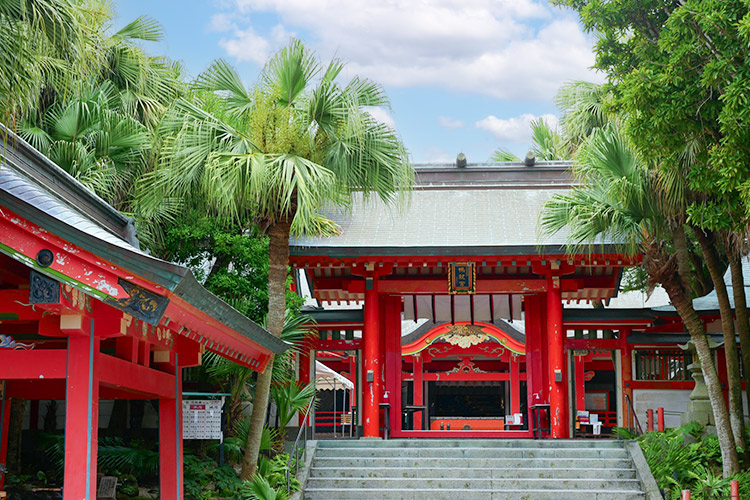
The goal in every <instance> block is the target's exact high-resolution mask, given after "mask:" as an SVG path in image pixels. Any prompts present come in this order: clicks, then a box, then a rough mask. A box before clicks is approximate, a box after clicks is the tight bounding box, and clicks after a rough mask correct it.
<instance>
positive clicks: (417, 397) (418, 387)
mask: <svg viewBox="0 0 750 500" xmlns="http://www.w3.org/2000/svg"><path fill="white" fill-rule="evenodd" d="M423 373H424V364H423V362H422V353H421V352H420V353H419V354H415V355H414V405H415V406H420V405H424V404H425V401H424V380H423V378H422V374H423ZM426 416H427V415H426V412H417V413H414V430H417V431H421V430H422V426H423V424H422V421H423V420H424V418H425V417H426Z"/></svg>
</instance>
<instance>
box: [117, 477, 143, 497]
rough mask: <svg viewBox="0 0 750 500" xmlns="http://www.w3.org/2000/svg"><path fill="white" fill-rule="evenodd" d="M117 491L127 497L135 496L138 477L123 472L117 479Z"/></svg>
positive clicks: (136, 494)
mask: <svg viewBox="0 0 750 500" xmlns="http://www.w3.org/2000/svg"><path fill="white" fill-rule="evenodd" d="M117 492H118V493H122V494H123V495H126V496H129V497H137V496H138V479H136V477H135V476H134V475H132V474H123V475H122V476H120V477H119V480H118V481H117Z"/></svg>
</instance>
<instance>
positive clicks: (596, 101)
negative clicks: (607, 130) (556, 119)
mask: <svg viewBox="0 0 750 500" xmlns="http://www.w3.org/2000/svg"><path fill="white" fill-rule="evenodd" d="M606 99H607V94H606V91H605V89H604V86H603V85H599V84H596V83H590V82H584V81H580V80H576V81H572V82H568V83H566V84H564V85H563V86H562V87H560V90H558V91H557V95H556V96H555V105H557V107H558V109H560V111H561V113H562V114H561V116H560V127H561V128H562V130H563V137H564V140H565V143H566V145H567V147H568V148H569V149H570V150H571V151H575V150H576V149H578V146H579V145H580V144H581V143H582V142H583V141H585V140H586V138H587V137H589V136H590V135H591V134H592V133H593V132H594V130H596V129H600V128H602V127H604V126H605V125H607V124H608V123H610V122H611V121H613V120H614V118H613V117H611V116H609V115H608V114H607V113H606V112H605V110H604V105H605V102H606Z"/></svg>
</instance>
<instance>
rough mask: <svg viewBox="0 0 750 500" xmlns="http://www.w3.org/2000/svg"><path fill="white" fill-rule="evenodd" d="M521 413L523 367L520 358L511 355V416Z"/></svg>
mask: <svg viewBox="0 0 750 500" xmlns="http://www.w3.org/2000/svg"><path fill="white" fill-rule="evenodd" d="M520 411H521V366H520V362H519V360H518V356H514V355H512V354H511V355H510V414H511V415H514V414H516V413H519V412H520Z"/></svg>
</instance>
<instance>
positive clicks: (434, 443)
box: [318, 439, 624, 449]
mask: <svg viewBox="0 0 750 500" xmlns="http://www.w3.org/2000/svg"><path fill="white" fill-rule="evenodd" d="M457 447H461V448H545V449H550V448H623V447H624V443H623V441H620V440H614V439H555V440H550V439H463V440H456V439H359V440H355V439H330V440H321V441H319V442H318V448H457Z"/></svg>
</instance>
